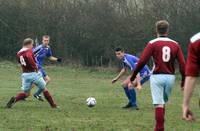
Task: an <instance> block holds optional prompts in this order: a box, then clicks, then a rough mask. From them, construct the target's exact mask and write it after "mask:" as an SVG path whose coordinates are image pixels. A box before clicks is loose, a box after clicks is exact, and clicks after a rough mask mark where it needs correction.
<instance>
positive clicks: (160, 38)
mask: <svg viewBox="0 0 200 131" xmlns="http://www.w3.org/2000/svg"><path fill="white" fill-rule="evenodd" d="M163 41H165V42H173V43H175V44H178V42H177V41H175V40H172V39H170V38H168V37H158V38H155V39H153V40H150V41H149V44H155V43H158V42H163Z"/></svg>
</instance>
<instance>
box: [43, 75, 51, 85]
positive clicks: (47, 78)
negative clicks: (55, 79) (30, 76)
mask: <svg viewBox="0 0 200 131" xmlns="http://www.w3.org/2000/svg"><path fill="white" fill-rule="evenodd" d="M44 80H45V82H46V83H47V84H48V83H49V82H50V81H51V78H50V77H49V76H48V75H46V76H45V77H44Z"/></svg>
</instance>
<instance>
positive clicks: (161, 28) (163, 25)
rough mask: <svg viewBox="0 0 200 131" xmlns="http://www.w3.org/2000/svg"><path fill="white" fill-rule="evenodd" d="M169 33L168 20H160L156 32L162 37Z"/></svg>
mask: <svg viewBox="0 0 200 131" xmlns="http://www.w3.org/2000/svg"><path fill="white" fill-rule="evenodd" d="M168 31H169V23H168V22H167V21H166V20H160V21H157V22H156V32H157V33H158V34H160V35H164V34H166V33H167V32H168Z"/></svg>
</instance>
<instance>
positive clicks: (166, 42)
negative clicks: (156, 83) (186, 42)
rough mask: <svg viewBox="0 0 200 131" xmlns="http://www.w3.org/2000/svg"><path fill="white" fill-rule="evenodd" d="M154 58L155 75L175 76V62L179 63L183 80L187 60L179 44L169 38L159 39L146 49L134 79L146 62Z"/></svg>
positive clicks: (151, 42) (149, 44)
mask: <svg viewBox="0 0 200 131" xmlns="http://www.w3.org/2000/svg"><path fill="white" fill-rule="evenodd" d="M150 57H152V58H153V61H154V64H155V68H154V70H153V74H174V73H175V67H174V66H175V60H176V59H177V60H178V62H179V67H180V72H181V74H182V79H184V76H185V71H184V70H185V59H184V56H183V53H182V50H181V47H180V46H179V44H178V43H177V42H176V41H174V40H172V39H170V38H167V37H158V38H156V39H154V40H151V41H150V42H149V43H148V44H147V46H146V47H145V49H144V51H143V53H142V55H141V57H140V60H139V62H138V64H137V67H136V69H135V71H134V73H133V77H132V80H133V78H134V77H135V76H136V75H137V73H138V72H139V70H140V69H142V67H143V66H144V65H145V64H146V62H147V61H148V60H149V59H150Z"/></svg>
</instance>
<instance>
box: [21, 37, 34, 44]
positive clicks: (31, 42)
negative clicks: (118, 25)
mask: <svg viewBox="0 0 200 131" xmlns="http://www.w3.org/2000/svg"><path fill="white" fill-rule="evenodd" d="M30 44H33V39H31V38H26V39H24V41H23V46H26V45H30Z"/></svg>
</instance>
